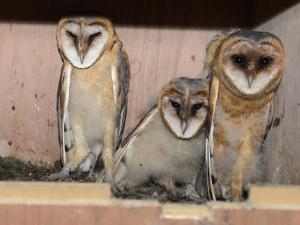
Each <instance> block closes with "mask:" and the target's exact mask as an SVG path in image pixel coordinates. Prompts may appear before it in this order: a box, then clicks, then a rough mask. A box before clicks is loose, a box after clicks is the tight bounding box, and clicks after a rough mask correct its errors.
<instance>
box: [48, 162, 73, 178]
mask: <svg viewBox="0 0 300 225" xmlns="http://www.w3.org/2000/svg"><path fill="white" fill-rule="evenodd" d="M70 171H71V170H70V167H69V166H68V165H66V166H64V167H63V168H62V170H61V171H60V172H58V173H53V174H51V175H50V176H48V177H47V180H49V181H64V180H65V179H67V178H68V177H69V175H70Z"/></svg>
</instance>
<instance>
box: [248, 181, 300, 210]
mask: <svg viewBox="0 0 300 225" xmlns="http://www.w3.org/2000/svg"><path fill="white" fill-rule="evenodd" d="M249 201H250V202H251V203H254V204H286V205H300V186H296V185H295V186H294V185H288V186H287V185H278V186H253V187H251V188H250V197H249Z"/></svg>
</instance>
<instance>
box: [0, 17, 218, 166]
mask: <svg viewBox="0 0 300 225" xmlns="http://www.w3.org/2000/svg"><path fill="white" fill-rule="evenodd" d="M55 30H56V26H55V25H43V24H21V23H1V24H0V32H1V34H2V36H1V42H0V84H1V86H0V109H1V111H0V155H2V156H16V157H18V158H21V159H25V160H31V161H34V162H49V163H53V162H54V161H55V160H57V159H58V158H59V150H58V138H57V126H56V123H57V121H56V108H55V101H56V91H57V84H58V79H59V75H60V68H61V60H60V57H59V54H58V52H57V48H56V41H55ZM117 32H118V34H119V36H120V38H121V40H123V42H124V47H125V49H126V50H127V52H128V55H129V61H130V64H131V65H130V66H131V74H132V79H131V84H130V94H129V106H128V107H129V109H128V120H127V123H126V130H125V133H126V134H127V133H128V132H129V131H130V130H131V129H132V128H133V127H134V126H135V125H136V123H137V122H138V121H139V120H140V119H141V116H142V115H143V114H144V112H145V111H147V110H148V109H149V107H150V106H152V105H153V104H154V103H155V101H156V97H157V96H158V93H159V90H160V89H161V87H162V86H163V85H164V84H166V83H167V82H168V81H169V80H170V79H172V78H174V77H178V76H192V77H195V76H198V74H199V72H200V71H201V69H202V60H203V54H204V51H205V45H206V44H207V42H208V41H209V39H210V38H211V36H212V35H213V34H214V33H215V31H214V30H209V31H207V30H201V29H175V28H174V29H167V28H158V27H155V28H152V27H145V28H138V27H124V26H118V27H117Z"/></svg>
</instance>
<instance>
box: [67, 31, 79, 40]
mask: <svg viewBox="0 0 300 225" xmlns="http://www.w3.org/2000/svg"><path fill="white" fill-rule="evenodd" d="M67 34H68V35H69V36H70V37H71V38H77V36H76V34H74V33H72V32H71V31H68V30H67Z"/></svg>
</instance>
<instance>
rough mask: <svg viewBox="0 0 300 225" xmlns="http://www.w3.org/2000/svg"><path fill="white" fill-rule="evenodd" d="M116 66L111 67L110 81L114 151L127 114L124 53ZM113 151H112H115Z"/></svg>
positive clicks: (127, 79) (126, 69) (126, 66)
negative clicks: (113, 104) (113, 111)
mask: <svg viewBox="0 0 300 225" xmlns="http://www.w3.org/2000/svg"><path fill="white" fill-rule="evenodd" d="M117 60H118V61H117V65H116V66H114V65H113V66H112V81H113V94H114V101H115V104H116V105H117V106H118V107H117V118H116V123H117V124H116V130H115V136H114V149H115V150H116V149H117V148H118V146H119V144H120V142H121V140H122V134H123V130H124V125H125V120H126V114H127V95H128V88H129V79H130V75H129V70H128V60H127V55H126V53H125V52H124V51H121V53H120V54H119V55H118V59H117ZM115 150H114V151H115Z"/></svg>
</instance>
